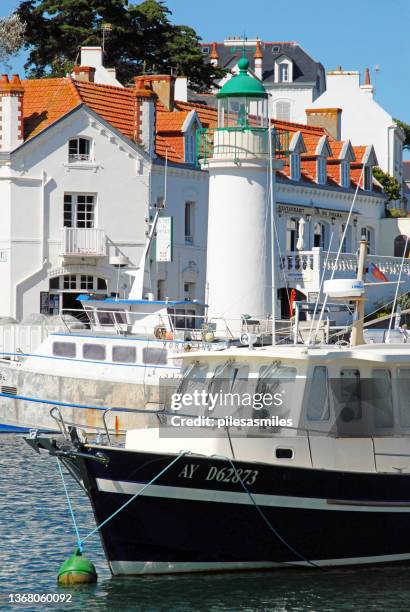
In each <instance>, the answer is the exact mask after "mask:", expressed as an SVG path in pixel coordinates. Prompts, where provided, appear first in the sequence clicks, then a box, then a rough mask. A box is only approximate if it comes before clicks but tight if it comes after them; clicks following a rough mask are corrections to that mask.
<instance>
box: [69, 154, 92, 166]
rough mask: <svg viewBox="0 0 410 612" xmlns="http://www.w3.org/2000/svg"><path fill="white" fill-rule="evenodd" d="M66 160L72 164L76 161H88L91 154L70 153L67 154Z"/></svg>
mask: <svg viewBox="0 0 410 612" xmlns="http://www.w3.org/2000/svg"><path fill="white" fill-rule="evenodd" d="M68 161H69V163H70V164H74V163H76V162H89V161H91V155H90V154H89V153H70V154H69V156H68Z"/></svg>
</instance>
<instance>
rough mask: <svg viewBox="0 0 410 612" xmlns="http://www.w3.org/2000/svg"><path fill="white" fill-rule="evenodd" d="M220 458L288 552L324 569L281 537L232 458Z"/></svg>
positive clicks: (315, 566) (317, 567)
mask: <svg viewBox="0 0 410 612" xmlns="http://www.w3.org/2000/svg"><path fill="white" fill-rule="evenodd" d="M218 456H219V457H221V458H222V459H225V460H226V461H228V462H229V463H230V465H231V467H232V469H233V470H234V472H235V475H236V476H237V478H238V480H239V482H240V483H241V486H242V488H243V490H244V491H245V493H246V494H247V495H248V497H249V499H250V500H251V502H252V504H253V505H254V506H255V508H256V510H257V512H258V514H259V515H260V517H261V518H262V520H263V521H264V523H265V524H266V525H267V527H268V528H269V529H270V531H271V532H272V533H273V535H274V536H275V537H276V538H277V539H278V540H279V541H280V542H281V543H282V544H283V545H284V546H286V548H287V549H288V550H290V552H292V553H293V554H294V555H296V556H297V557H298V558H299V559H300V560H301V561H304V562H305V563H308V564H309V565H311V566H312V567H314V568H315V569H320V570H321V569H322V568H321V567H320V566H319V565H317V564H316V563H314V562H313V561H310V559H307V558H306V557H305V556H303V555H302V554H301V553H299V552H298V551H297V550H296V549H295V548H293V546H291V545H290V544H288V542H287V541H286V540H285V539H284V538H283V537H282V536H281V535H280V533H279V532H278V530H277V529H275V527H274V526H273V525H272V524H271V522H270V521H269V519H268V518H267V516H266V514H265V513H264V512H263V510H262V509H261V508H260V507H259V506H258V504H257V503H256V501H255V498H254V497H253V495H252V493H251V492H250V491H249V489H248V487H247V486H246V484H245V483H244V481H243V480H242V478H241V476H240V474H239V473H238V471H237V469H236V467H235V465H234V463H233V461H232V459H230V457H226V456H225V455H218ZM283 563H286V564H289V565H292V561H289V562H287V561H283Z"/></svg>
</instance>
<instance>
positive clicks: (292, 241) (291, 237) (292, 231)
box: [286, 219, 298, 251]
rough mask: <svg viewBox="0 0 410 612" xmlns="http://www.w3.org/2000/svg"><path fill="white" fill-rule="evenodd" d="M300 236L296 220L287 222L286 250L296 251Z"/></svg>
mask: <svg viewBox="0 0 410 612" xmlns="http://www.w3.org/2000/svg"><path fill="white" fill-rule="evenodd" d="M297 236H298V222H297V220H296V219H288V220H287V221H286V250H287V251H296V240H297Z"/></svg>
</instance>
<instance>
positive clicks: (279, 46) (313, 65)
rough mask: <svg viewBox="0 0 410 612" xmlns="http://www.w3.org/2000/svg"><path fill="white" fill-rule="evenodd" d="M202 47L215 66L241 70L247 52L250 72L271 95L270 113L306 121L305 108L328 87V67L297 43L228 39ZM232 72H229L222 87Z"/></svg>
mask: <svg viewBox="0 0 410 612" xmlns="http://www.w3.org/2000/svg"><path fill="white" fill-rule="evenodd" d="M202 50H203V53H204V55H205V56H206V57H208V58H209V61H210V62H212V63H213V64H214V65H216V66H220V67H221V68H224V69H226V70H229V71H230V72H231V73H233V74H237V73H238V61H239V60H240V58H241V57H242V55H243V54H245V56H246V58H247V59H248V61H249V65H250V74H252V75H253V76H255V77H257V78H258V79H260V80H261V81H262V83H263V86H264V87H265V89H266V92H267V93H268V94H269V100H270V105H271V116H272V117H274V118H275V119H281V120H283V121H293V122H296V123H305V121H306V114H305V113H306V108H308V107H309V106H311V104H312V102H313V101H314V100H316V98H317V97H318V96H320V94H321V93H323V92H324V91H325V89H326V78H325V70H324V68H323V66H322V64H320V63H319V62H316V61H315V60H313V59H312V58H311V57H310V56H309V55H308V54H307V53H306V51H305V50H304V49H302V47H301V46H300V45H299V44H298V43H295V42H264V41H261V40H259V39H257V38H255V39H249V38H245V39H244V38H241V37H239V38H227V39H225V40H224V41H223V42H221V43H217V42H213V43H202ZM231 76H232V74H227V76H226V77H225V78H223V79H222V80H221V81H220V83H218V85H219V86H223V85H224V84H225V83H226V81H227V80H228V79H230V78H231Z"/></svg>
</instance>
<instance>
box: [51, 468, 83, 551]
mask: <svg viewBox="0 0 410 612" xmlns="http://www.w3.org/2000/svg"><path fill="white" fill-rule="evenodd" d="M57 466H58V470H59V472H60V476H61V480H62V482H63V487H64V492H65V496H66V499H67V504H68V508H69V510H70V514H71V519H72V521H73V525H74V529H75V534H76V537H77V547H78V550H79V551H80V553H82V552H83V546H82V542H81V538H80V532H79V531H78V527H77V521H76V520H75V514H74V510H73V507H72V505H71V501H70V496H69V494H68V489H67V486H66V484H65V480H64V474H63V470H62V469H61V462H60V460H59V458H58V457H57Z"/></svg>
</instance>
